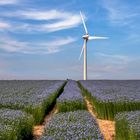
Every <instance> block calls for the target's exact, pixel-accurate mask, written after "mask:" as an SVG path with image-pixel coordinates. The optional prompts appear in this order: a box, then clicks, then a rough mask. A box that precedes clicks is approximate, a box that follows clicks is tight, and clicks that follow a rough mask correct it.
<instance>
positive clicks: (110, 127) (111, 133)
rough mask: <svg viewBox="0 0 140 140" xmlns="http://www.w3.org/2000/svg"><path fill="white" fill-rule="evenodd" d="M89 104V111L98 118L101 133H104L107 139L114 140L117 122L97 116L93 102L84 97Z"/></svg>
mask: <svg viewBox="0 0 140 140" xmlns="http://www.w3.org/2000/svg"><path fill="white" fill-rule="evenodd" d="M84 99H85V102H86V104H87V108H88V111H89V112H90V113H91V115H92V116H93V117H94V118H96V120H97V123H98V125H99V128H100V130H101V133H102V134H103V136H104V138H105V140H114V139H115V122H114V121H109V120H102V119H98V118H97V113H96V112H95V110H94V108H93V106H92V104H91V102H90V101H89V100H88V99H87V98H86V97H84Z"/></svg>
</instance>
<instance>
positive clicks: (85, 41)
mask: <svg viewBox="0 0 140 140" xmlns="http://www.w3.org/2000/svg"><path fill="white" fill-rule="evenodd" d="M80 16H81V19H82V22H83V26H84V29H85V32H86V34H85V35H83V36H82V38H83V39H84V45H83V47H82V50H81V53H80V56H79V60H80V58H81V56H82V54H83V52H84V80H87V42H88V40H103V39H108V37H103V36H90V35H89V34H88V30H87V27H86V24H85V21H84V16H83V14H82V12H80Z"/></svg>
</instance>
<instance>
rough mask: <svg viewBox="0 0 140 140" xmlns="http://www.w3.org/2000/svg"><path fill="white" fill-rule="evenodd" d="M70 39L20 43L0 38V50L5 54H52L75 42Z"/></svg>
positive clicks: (7, 38)
mask: <svg viewBox="0 0 140 140" xmlns="http://www.w3.org/2000/svg"><path fill="white" fill-rule="evenodd" d="M75 41H76V39H74V38H72V37H65V38H59V39H55V40H51V41H48V42H47V41H46V42H22V41H19V40H15V39H11V38H9V37H1V38H0V49H2V50H4V51H6V52H18V53H25V54H52V53H57V52H60V51H62V50H63V49H64V46H66V45H68V44H70V43H73V42H75Z"/></svg>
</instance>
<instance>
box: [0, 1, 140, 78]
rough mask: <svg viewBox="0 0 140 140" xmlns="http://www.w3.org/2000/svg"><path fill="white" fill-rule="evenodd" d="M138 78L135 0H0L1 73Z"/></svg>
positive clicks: (139, 4)
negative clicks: (95, 37) (85, 60)
mask: <svg viewBox="0 0 140 140" xmlns="http://www.w3.org/2000/svg"><path fill="white" fill-rule="evenodd" d="M79 11H82V12H83V14H84V17H85V20H86V24H87V28H88V31H89V34H91V35H101V36H107V37H109V40H100V41H99V40H93V41H89V42H88V47H87V48H88V79H140V26H139V24H140V1H139V0H135V1H132V0H124V1H122V0H98V1H97V0H94V1H92V0H86V1H84V0H69V1H66V0H59V1H58V0H51V1H50V0H0V79H67V78H71V79H83V57H82V59H81V60H80V61H79V60H78V57H79V55H80V51H81V48H82V46H83V39H82V35H84V33H85V32H84V29H83V25H82V21H81V19H80V14H79Z"/></svg>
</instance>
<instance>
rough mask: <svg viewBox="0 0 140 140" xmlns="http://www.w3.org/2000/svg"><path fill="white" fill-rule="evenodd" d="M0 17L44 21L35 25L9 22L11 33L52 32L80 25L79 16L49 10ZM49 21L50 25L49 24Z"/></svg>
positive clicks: (17, 12)
mask: <svg viewBox="0 0 140 140" xmlns="http://www.w3.org/2000/svg"><path fill="white" fill-rule="evenodd" d="M0 15H1V16H2V17H16V18H17V19H18V20H20V19H30V20H35V21H38V20H39V21H44V23H40V22H38V23H37V24H31V23H30V24H29V23H28V20H27V21H26V23H25V21H24V22H11V24H12V28H11V29H10V30H11V31H18V32H21V31H23V30H24V31H26V32H54V31H58V30H64V29H69V28H73V27H76V26H78V25H79V24H81V18H80V15H79V14H75V13H71V12H65V11H59V10H49V11H39V10H27V11H16V12H11V13H1V14H0ZM50 21H51V23H50Z"/></svg>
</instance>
